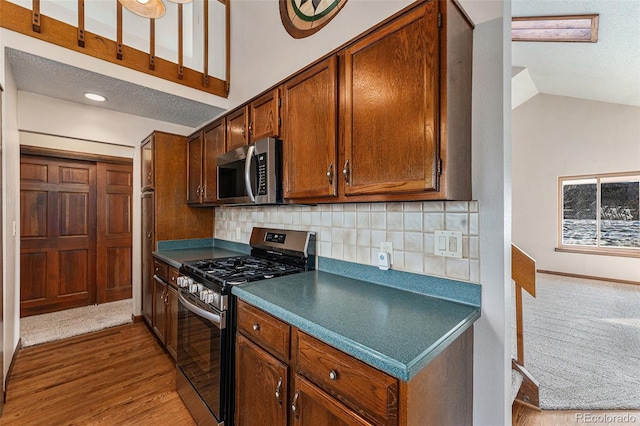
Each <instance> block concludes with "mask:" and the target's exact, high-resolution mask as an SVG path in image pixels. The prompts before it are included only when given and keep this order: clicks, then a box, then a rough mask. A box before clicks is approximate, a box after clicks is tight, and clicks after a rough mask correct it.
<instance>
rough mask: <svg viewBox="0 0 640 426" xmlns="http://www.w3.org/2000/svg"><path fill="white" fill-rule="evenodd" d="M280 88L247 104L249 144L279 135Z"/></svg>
mask: <svg viewBox="0 0 640 426" xmlns="http://www.w3.org/2000/svg"><path fill="white" fill-rule="evenodd" d="M280 102H281V101H280V88H276V89H273V90H271V91H270V92H267V93H266V94H264V95H262V96H260V98H258V99H256V100H255V101H253V102H251V103H250V104H249V142H255V141H257V140H259V139H263V138H271V137H277V136H278V135H280V123H281V120H280Z"/></svg>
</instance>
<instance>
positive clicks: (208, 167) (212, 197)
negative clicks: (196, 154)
mask: <svg viewBox="0 0 640 426" xmlns="http://www.w3.org/2000/svg"><path fill="white" fill-rule="evenodd" d="M225 127H226V120H225V119H224V118H222V119H220V120H218V121H216V122H214V123H213V124H211V125H210V126H209V127H207V128H205V129H204V141H203V152H202V203H203V204H212V203H216V202H217V201H218V170H217V159H218V155H220V154H224V152H225V147H226V132H225Z"/></svg>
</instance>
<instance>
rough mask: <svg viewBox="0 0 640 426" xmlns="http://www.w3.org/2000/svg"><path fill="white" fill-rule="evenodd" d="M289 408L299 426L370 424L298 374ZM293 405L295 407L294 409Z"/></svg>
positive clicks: (360, 425) (355, 425)
mask: <svg viewBox="0 0 640 426" xmlns="http://www.w3.org/2000/svg"><path fill="white" fill-rule="evenodd" d="M295 383H296V386H295V393H294V396H293V401H292V406H291V410H292V411H293V413H294V421H295V424H296V425H300V426H326V425H331V426H363V425H371V423H369V422H367V421H366V420H364V419H363V418H362V417H360V416H359V415H358V414H356V413H354V412H353V411H351V410H349V409H348V408H346V407H345V406H344V405H342V404H341V403H340V402H338V401H337V400H335V399H333V398H332V397H331V396H329V395H328V394H326V393H325V392H324V391H322V390H320V389H318V388H317V387H316V386H314V385H313V384H311V383H310V382H309V381H307V380H306V379H304V378H303V377H302V376H300V375H296V382H295ZM294 407H295V409H294Z"/></svg>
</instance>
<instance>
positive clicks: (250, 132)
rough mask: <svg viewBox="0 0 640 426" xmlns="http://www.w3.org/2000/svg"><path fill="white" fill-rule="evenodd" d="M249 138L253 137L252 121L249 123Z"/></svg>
mask: <svg viewBox="0 0 640 426" xmlns="http://www.w3.org/2000/svg"><path fill="white" fill-rule="evenodd" d="M249 136H253V120H251V121H250V122H249Z"/></svg>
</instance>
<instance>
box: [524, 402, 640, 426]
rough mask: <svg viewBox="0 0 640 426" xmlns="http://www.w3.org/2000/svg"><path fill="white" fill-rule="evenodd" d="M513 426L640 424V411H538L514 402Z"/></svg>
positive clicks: (629, 425) (628, 425)
mask: <svg viewBox="0 0 640 426" xmlns="http://www.w3.org/2000/svg"><path fill="white" fill-rule="evenodd" d="M511 421H512V424H513V426H567V425H594V426H596V425H598V426H599V425H616V426H618V425H620V426H622V425H625V426H633V425H640V411H615V410H607V411H595V410H583V411H537V410H534V409H531V408H528V407H526V406H524V405H521V404H517V403H516V404H514V405H513V410H512V417H511Z"/></svg>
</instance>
